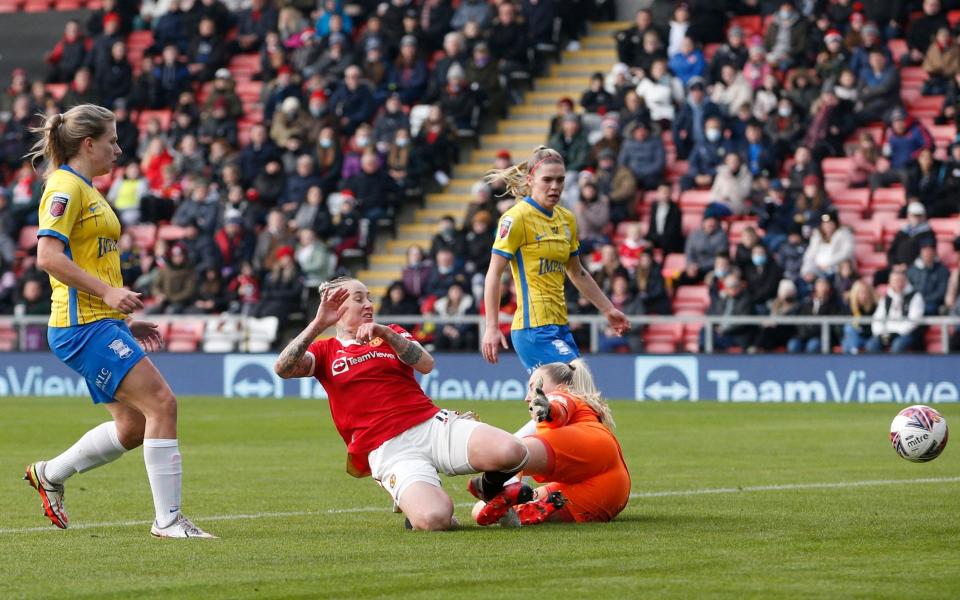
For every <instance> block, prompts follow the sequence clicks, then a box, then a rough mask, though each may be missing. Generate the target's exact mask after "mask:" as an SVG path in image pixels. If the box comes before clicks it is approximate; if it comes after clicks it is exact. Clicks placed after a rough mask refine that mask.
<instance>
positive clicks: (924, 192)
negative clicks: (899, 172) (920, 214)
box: [901, 148, 945, 214]
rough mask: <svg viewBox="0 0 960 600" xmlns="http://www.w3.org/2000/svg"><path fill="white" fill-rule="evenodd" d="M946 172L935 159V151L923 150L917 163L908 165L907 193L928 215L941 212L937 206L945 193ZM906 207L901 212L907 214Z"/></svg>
mask: <svg viewBox="0 0 960 600" xmlns="http://www.w3.org/2000/svg"><path fill="white" fill-rule="evenodd" d="M944 175H945V170H944V166H943V163H942V162H941V161H939V160H937V159H935V158H934V157H933V151H932V150H931V149H929V148H922V149H921V150H920V154H918V155H917V159H916V162H910V163H908V165H907V180H906V185H905V186H904V187H906V192H907V197H908V198H910V199H911V200H916V201H919V202H920V203H921V204H923V205H924V206H925V207H926V209H927V213H928V214H933V213H934V212H935V210H934V209H936V212H939V210H940V209H939V207H938V206H937V205H938V204H939V202H940V195H941V193H942V191H943V180H944ZM906 208H907V207H906V206H904V207H903V208H902V209H901V210H902V211H903V212H904V213H905V212H906Z"/></svg>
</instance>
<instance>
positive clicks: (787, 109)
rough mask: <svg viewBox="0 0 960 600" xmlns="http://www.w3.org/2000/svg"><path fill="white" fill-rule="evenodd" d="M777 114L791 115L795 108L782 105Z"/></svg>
mask: <svg viewBox="0 0 960 600" xmlns="http://www.w3.org/2000/svg"><path fill="white" fill-rule="evenodd" d="M777 114H778V115H780V116H781V117H789V116H790V115H792V114H793V110H791V109H790V107H789V106H781V107H779V108H778V109H777Z"/></svg>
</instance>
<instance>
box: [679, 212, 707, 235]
mask: <svg viewBox="0 0 960 600" xmlns="http://www.w3.org/2000/svg"><path fill="white" fill-rule="evenodd" d="M680 220H681V223H680V227H681V228H682V229H683V235H690V232H691V231H693V230H695V229H697V228H698V227H700V223H701V222H702V221H703V213H702V212H695V213H687V212H684V213H683V214H682V215H680Z"/></svg>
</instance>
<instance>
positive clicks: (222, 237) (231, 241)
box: [213, 208, 254, 274]
mask: <svg viewBox="0 0 960 600" xmlns="http://www.w3.org/2000/svg"><path fill="white" fill-rule="evenodd" d="M213 241H214V243H215V244H216V245H217V249H218V250H219V251H220V257H221V259H222V261H221V264H222V266H223V270H224V271H225V272H226V273H227V274H235V273H238V272H239V271H240V266H241V264H242V263H244V262H248V261H250V260H251V259H252V258H253V251H254V244H253V241H254V240H253V236H252V234H251V232H249V231H245V230H244V223H243V213H241V212H240V211H239V210H237V209H234V208H230V209H227V210H226V211H224V219H223V227H221V228H220V229H219V230H218V231H217V233H216V234H215V235H214V237H213Z"/></svg>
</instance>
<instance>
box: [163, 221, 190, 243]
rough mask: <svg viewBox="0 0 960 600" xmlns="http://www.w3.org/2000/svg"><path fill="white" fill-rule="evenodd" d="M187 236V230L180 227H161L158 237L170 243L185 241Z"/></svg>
mask: <svg viewBox="0 0 960 600" xmlns="http://www.w3.org/2000/svg"><path fill="white" fill-rule="evenodd" d="M186 234H187V228H186V227H180V226H179V225H161V226H160V229H159V230H158V231H157V237H158V238H160V239H161V240H167V241H168V242H170V241H174V240H180V239H183V236H185V235H186Z"/></svg>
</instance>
